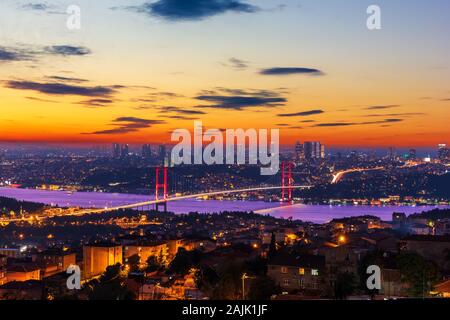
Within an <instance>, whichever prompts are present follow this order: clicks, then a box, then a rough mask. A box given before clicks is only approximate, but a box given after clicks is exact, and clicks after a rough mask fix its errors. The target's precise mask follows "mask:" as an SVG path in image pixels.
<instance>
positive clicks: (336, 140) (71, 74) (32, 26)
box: [0, 0, 450, 149]
mask: <svg viewBox="0 0 450 320" xmlns="http://www.w3.org/2000/svg"><path fill="white" fill-rule="evenodd" d="M213 2H214V1H212V3H213ZM228 2H230V3H231V1H224V2H223V3H225V4H226V3H228ZM200 3H201V1H192V2H191V3H190V4H189V5H188V6H185V7H184V6H180V3H179V2H177V1H164V0H160V1H156V2H154V5H151V3H150V2H146V1H144V0H142V1H108V2H103V1H102V2H101V3H90V2H88V1H79V3H78V5H79V6H80V9H81V29H80V30H68V29H67V28H66V20H67V18H68V15H67V14H66V13H65V11H66V8H67V7H68V6H69V5H70V4H71V3H70V1H58V2H56V1H46V2H39V1H33V2H27V1H4V2H3V3H2V6H4V10H2V11H1V13H0V17H1V21H2V28H1V33H0V39H1V45H0V64H1V67H2V68H1V70H0V79H1V81H2V82H1V85H0V94H1V95H2V97H3V99H2V104H1V105H2V111H3V112H2V114H1V115H0V124H1V127H0V137H1V138H0V141H1V142H16V143H19V142H32V143H55V144H71V143H76V144H110V143H113V142H119V143H127V142H128V143H130V144H143V143H163V144H169V143H170V133H171V132H172V130H174V129H177V128H187V129H189V128H191V127H192V123H193V121H194V119H201V120H202V121H203V122H204V124H205V126H206V127H208V128H214V127H219V128H223V127H226V128H280V136H281V141H280V142H281V144H282V145H294V144H295V142H296V141H297V140H301V141H321V142H323V143H324V144H325V145H326V146H330V147H338V148H339V147H340V148H345V147H353V146H355V147H362V146H364V147H380V148H382V147H388V146H396V147H399V148H410V147H411V148H412V147H414V148H421V147H430V148H433V149H435V147H436V146H437V144H439V143H447V142H448V138H449V136H450V131H449V129H448V126H447V119H448V116H449V111H448V101H449V93H450V92H449V91H448V90H449V89H448V86H447V84H448V82H449V80H450V72H449V69H448V68H449V65H448V53H449V52H450V42H449V41H448V37H447V35H446V32H445V31H446V30H448V28H449V22H448V20H447V19H446V14H445V12H447V11H448V10H447V9H448V8H449V3H448V2H446V1H440V0H434V1H428V2H426V3H425V2H423V1H409V2H408V4H407V5H406V4H405V3H404V2H402V1H398V2H389V1H378V3H377V4H378V5H379V6H380V8H381V10H382V29H381V30H376V31H370V30H368V29H367V27H366V19H367V17H368V15H367V14H366V9H367V7H368V5H370V4H371V3H369V2H368V1H348V2H346V3H344V4H343V3H336V2H335V1H325V3H324V2H321V3H320V4H319V3H317V2H314V1H302V2H299V3H297V2H294V1H284V2H283V1H275V0H274V1H265V2H264V3H261V2H258V1H243V0H242V1H234V2H233V3H236V4H239V5H237V6H235V7H233V6H227V5H223V6H218V7H217V6H216V7H214V6H211V7H209V6H206V8H203V9H204V10H203V9H202V10H199V8H200V7H201V6H200ZM181 7H182V8H181ZM181 9H182V10H181ZM110 21H114V25H112V24H111V23H110ZM248 119H251V121H250V122H249V121H248Z"/></svg>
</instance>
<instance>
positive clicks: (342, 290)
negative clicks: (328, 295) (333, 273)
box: [334, 272, 356, 300]
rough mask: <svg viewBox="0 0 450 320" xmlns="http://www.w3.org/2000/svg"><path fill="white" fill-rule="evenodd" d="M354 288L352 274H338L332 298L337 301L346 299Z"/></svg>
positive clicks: (354, 283)
mask: <svg viewBox="0 0 450 320" xmlns="http://www.w3.org/2000/svg"><path fill="white" fill-rule="evenodd" d="M355 288H356V280H355V276H354V274H353V273H349V272H344V273H339V274H338V275H337V277H336V282H335V284H334V297H335V298H336V299H339V300H344V299H346V298H347V297H348V296H349V295H351V294H352V293H353V291H354V290H355Z"/></svg>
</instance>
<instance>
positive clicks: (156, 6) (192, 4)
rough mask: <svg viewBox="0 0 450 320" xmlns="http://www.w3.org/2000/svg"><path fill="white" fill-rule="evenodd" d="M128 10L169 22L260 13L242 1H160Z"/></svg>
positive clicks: (254, 7)
mask: <svg viewBox="0 0 450 320" xmlns="http://www.w3.org/2000/svg"><path fill="white" fill-rule="evenodd" d="M127 8H128V9H131V10H136V11H138V12H142V13H146V14H148V15H151V16H156V17H160V18H163V19H165V20H168V21H183V20H185V21H197V20H202V19H205V18H208V17H211V16H215V15H218V14H222V13H225V12H240V13H252V12H257V11H259V8H258V7H256V6H253V5H250V4H247V3H245V2H243V1H241V0H158V1H156V2H146V3H144V4H142V5H140V6H134V7H127Z"/></svg>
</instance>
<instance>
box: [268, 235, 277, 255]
mask: <svg viewBox="0 0 450 320" xmlns="http://www.w3.org/2000/svg"><path fill="white" fill-rule="evenodd" d="M276 253H277V242H276V239H275V233H273V232H272V237H271V238H270V246H269V253H268V257H269V259H270V258H273V257H274V256H275V254H276Z"/></svg>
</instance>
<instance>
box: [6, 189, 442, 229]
mask: <svg viewBox="0 0 450 320" xmlns="http://www.w3.org/2000/svg"><path fill="white" fill-rule="evenodd" d="M0 197H8V198H14V199H17V200H23V201H31V202H39V203H44V204H48V205H53V206H60V207H81V208H104V207H115V206H120V205H126V204H132V203H138V202H142V201H148V200H151V199H152V197H151V196H146V195H137V194H123V193H102V192H73V193H69V192H66V191H47V190H37V189H15V188H0ZM434 208H449V206H367V205H357V206H356V205H346V206H344V205H334V206H330V205H309V204H301V203H300V204H294V205H286V204H281V203H278V202H263V201H238V200H236V201H230V200H224V201H219V200H196V199H187V200H179V201H173V202H169V203H168V210H169V211H171V212H174V213H178V214H181V213H189V212H200V213H218V212H223V211H254V212H256V213H260V214H268V215H271V216H273V217H277V218H285V219H288V218H293V219H295V220H303V221H311V222H315V223H324V222H327V221H330V220H332V219H333V218H342V217H350V216H359V215H374V216H377V217H380V218H381V219H383V220H385V221H390V220H391V217H392V213H393V212H404V213H406V214H407V215H410V214H413V213H418V212H422V211H429V210H432V209H434Z"/></svg>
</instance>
